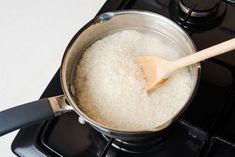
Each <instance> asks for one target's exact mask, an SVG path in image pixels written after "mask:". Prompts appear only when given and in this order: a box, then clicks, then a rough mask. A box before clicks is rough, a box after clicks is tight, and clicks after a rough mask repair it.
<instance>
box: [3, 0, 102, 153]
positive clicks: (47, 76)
mask: <svg viewBox="0 0 235 157" xmlns="http://www.w3.org/2000/svg"><path fill="white" fill-rule="evenodd" d="M104 2H105V0H95V1H94V0H70V1H66V0H50V1H48V0H40V1H32V0H20V1H17V0H7V1H1V5H0V111H1V110H4V109H7V108H10V107H14V106H17V105H20V104H23V103H26V102H30V101H33V100H36V99H38V98H39V97H40V95H41V94H42V92H43V91H44V89H45V88H46V86H47V85H48V83H49V82H50V80H51V79H52V77H53V75H54V74H55V72H56V71H57V70H58V68H59V66H60V61H61V58H62V55H63V52H64V50H65V48H66V46H67V44H68V43H69V41H70V39H71V38H72V37H73V35H74V34H75V33H76V32H77V31H78V30H79V29H80V28H81V27H82V26H83V25H84V24H86V23H87V22H88V21H89V20H90V19H92V18H93V17H94V16H95V15H96V13H97V12H98V10H99V9H100V8H101V6H102V5H103V3H104ZM16 134H17V131H15V132H13V133H10V134H8V135H5V136H3V137H0V152H1V153H0V154H1V156H3V157H11V156H15V155H14V154H13V153H12V152H11V143H12V141H13V139H14V137H15V135H16Z"/></svg>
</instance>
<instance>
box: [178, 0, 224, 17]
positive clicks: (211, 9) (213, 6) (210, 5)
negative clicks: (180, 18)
mask: <svg viewBox="0 0 235 157" xmlns="http://www.w3.org/2000/svg"><path fill="white" fill-rule="evenodd" d="M194 2H195V1H192V0H179V7H180V9H181V10H182V11H183V12H184V13H185V14H187V13H188V12H189V10H190V8H191V6H192V5H193V3H194ZM219 4H220V0H207V1H205V0H199V1H198V2H197V4H196V6H195V8H194V10H193V11H192V13H191V17H206V16H211V15H213V14H215V13H216V12H217V10H218V8H219Z"/></svg>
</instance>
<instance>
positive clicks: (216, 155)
mask: <svg viewBox="0 0 235 157" xmlns="http://www.w3.org/2000/svg"><path fill="white" fill-rule="evenodd" d="M125 9H137V10H147V11H151V12H155V13H158V14H161V15H163V16H166V17H168V18H170V19H172V20H173V21H175V22H176V23H177V24H178V25H180V26H181V27H182V28H184V29H185V30H186V32H187V33H188V34H189V35H190V36H191V38H192V39H193V41H194V43H195V45H196V47H197V48H198V50H201V49H204V48H207V47H209V46H212V45H215V44H217V43H220V42H223V41H225V40H228V39H231V38H233V37H235V22H234V19H233V18H234V15H235V1H234V0H224V1H222V0H208V1H203V0H108V1H107V2H106V3H105V4H104V6H103V7H102V8H101V9H100V11H99V13H98V14H101V13H103V12H107V11H114V10H125ZM60 94H63V92H62V89H61V86H60V77H59V70H58V71H57V73H56V74H55V76H54V77H53V79H52V81H51V82H50V83H49V85H48V87H47V88H46V90H45V91H44V93H43V94H42V98H43V97H50V96H56V95H60ZM12 150H13V152H14V153H15V154H16V155H17V156H20V157H43V156H55V157H57V156H64V157H75V156H76V157H105V156H108V157H134V156H138V157H140V156H145V157H147V156H148V157H156V156H158V157H175V156H181V157H231V156H235V51H233V52H230V53H226V54H223V55H220V56H218V57H214V58H211V59H209V60H206V61H204V62H202V68H201V80H200V84H199V87H198V90H197V92H196V95H195V97H194V99H193V100H192V102H191V104H190V105H189V106H188V108H187V109H186V111H185V112H184V113H183V114H182V115H181V117H180V118H179V120H177V121H176V122H175V123H174V124H173V125H172V127H171V128H170V129H169V131H168V133H167V135H166V136H164V137H163V138H161V139H157V138H156V139H152V140H150V141H143V142H138V143H129V142H125V141H120V140H118V139H109V138H108V137H105V136H104V135H102V134H100V133H99V132H97V131H96V130H94V129H92V128H91V127H90V126H89V125H86V124H85V125H82V124H80V123H79V122H78V116H77V114H76V113H74V112H71V113H66V114H65V115H63V116H62V117H57V118H55V119H52V120H49V121H44V122H42V123H40V124H36V125H34V126H30V127H27V128H23V129H21V130H20V131H19V133H18V134H17V136H16V137H15V139H14V141H13V143H12Z"/></svg>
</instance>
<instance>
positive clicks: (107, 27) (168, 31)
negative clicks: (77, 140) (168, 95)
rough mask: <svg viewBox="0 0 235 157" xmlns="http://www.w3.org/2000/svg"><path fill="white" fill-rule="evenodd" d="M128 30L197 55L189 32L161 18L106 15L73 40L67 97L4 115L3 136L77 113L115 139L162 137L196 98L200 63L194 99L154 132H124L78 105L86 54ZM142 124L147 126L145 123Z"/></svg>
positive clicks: (65, 67) (66, 68)
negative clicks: (77, 84) (156, 35)
mask: <svg viewBox="0 0 235 157" xmlns="http://www.w3.org/2000/svg"><path fill="white" fill-rule="evenodd" d="M127 28H128V29H131V28H133V29H136V28H144V29H148V30H149V31H156V32H160V33H162V34H164V35H165V36H166V37H167V38H169V39H171V40H173V41H174V42H175V44H178V45H180V46H181V47H182V48H183V49H184V50H185V55H187V54H191V53H195V52H196V48H195V46H194V44H193V42H192V40H191V39H190V37H188V35H187V33H185V32H184V30H182V29H181V28H180V27H179V26H178V25H177V24H175V23H174V22H172V21H171V20H169V19H167V18H165V17H163V16H161V15H158V14H155V13H151V12H147V11H137V10H129V11H117V12H107V13H103V14H101V15H99V16H97V17H95V18H94V19H92V20H91V21H90V22H89V23H88V24H86V25H85V26H84V27H83V28H82V29H81V30H80V31H79V32H78V33H77V34H76V35H75V36H74V37H73V39H72V40H71V42H70V43H69V45H68V46H67V48H66V50H65V53H64V57H63V59H62V64H61V71H60V79H61V86H62V88H63V92H64V95H60V96H56V97H51V98H47V99H41V100H38V101H35V102H31V103H27V104H24V105H20V106H17V107H14V108H11V109H8V110H5V111H2V112H0V135H4V134H6V133H8V132H11V131H13V130H15V129H19V128H22V127H26V126H29V125H32V124H35V123H38V122H40V121H42V120H47V119H50V118H53V117H55V116H58V115H61V114H63V113H64V112H68V111H75V112H76V113H77V114H78V115H79V119H80V122H81V123H87V124H89V125H91V126H92V127H93V128H95V129H96V130H98V131H99V132H101V133H102V134H104V135H106V136H108V137H111V138H118V139H120V140H124V141H132V140H141V139H146V138H148V137H152V136H156V135H157V136H158V135H159V136H160V135H161V134H162V132H164V130H165V129H166V128H168V126H169V125H170V124H171V123H172V122H173V121H174V120H176V119H177V117H178V116H179V115H180V114H181V113H182V112H183V110H184V109H185V108H186V107H187V105H188V104H189V102H190V100H191V99H192V97H193V95H194V93H195V91H196V87H197V84H198V80H199V76H200V66H199V64H195V65H192V66H190V68H189V71H190V74H191V77H192V84H191V86H192V91H191V94H190V97H188V102H187V103H185V104H184V107H183V108H182V110H180V111H179V112H178V113H177V114H175V115H174V116H172V118H171V119H170V120H169V121H167V122H166V123H165V124H163V125H160V126H156V128H153V129H152V130H151V131H148V130H143V131H134V130H133V131H123V130H116V129H113V128H111V127H109V126H104V125H102V124H100V123H98V122H96V121H95V120H94V119H92V117H88V116H87V115H86V114H85V113H84V112H82V111H81V110H80V109H79V106H78V104H77V102H76V98H75V94H74V93H75V91H74V82H73V80H75V79H74V77H75V70H76V67H77V66H76V65H77V64H78V62H79V60H80V58H81V56H82V52H84V50H85V49H86V48H88V47H89V46H90V45H91V44H92V43H94V42H95V41H96V40H99V39H101V38H102V37H104V36H106V35H108V34H111V33H113V32H115V31H118V30H122V29H127ZM156 103H157V102H156ZM142 123H144V120H143V122H142Z"/></svg>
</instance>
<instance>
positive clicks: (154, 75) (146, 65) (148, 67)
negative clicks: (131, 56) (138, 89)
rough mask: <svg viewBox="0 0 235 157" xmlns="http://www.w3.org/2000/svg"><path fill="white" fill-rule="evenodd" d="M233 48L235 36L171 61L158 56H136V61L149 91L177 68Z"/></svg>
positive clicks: (234, 46) (234, 47)
mask: <svg viewBox="0 0 235 157" xmlns="http://www.w3.org/2000/svg"><path fill="white" fill-rule="evenodd" d="M233 49H235V38H233V39H231V40H228V41H225V42H222V43H220V44H218V45H215V46H212V47H209V48H207V49H204V50H201V51H199V52H197V53H193V54H191V55H188V56H186V57H182V58H180V59H178V60H175V61H169V60H166V59H163V58H160V57H157V56H139V57H137V58H136V63H137V64H138V65H139V66H140V69H141V70H142V73H143V75H144V78H145V80H146V82H147V86H146V88H145V90H146V91H147V92H148V91H150V90H152V89H153V88H155V87H159V86H161V85H162V84H163V83H164V82H165V81H166V80H167V78H168V77H169V76H170V75H171V74H172V73H173V72H175V71H176V70H178V69H180V68H183V67H185V66H188V65H191V64H194V63H197V62H200V61H202V60H205V59H208V58H211V57H214V56H217V55H220V54H223V53H225V52H228V51H231V50H233Z"/></svg>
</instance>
